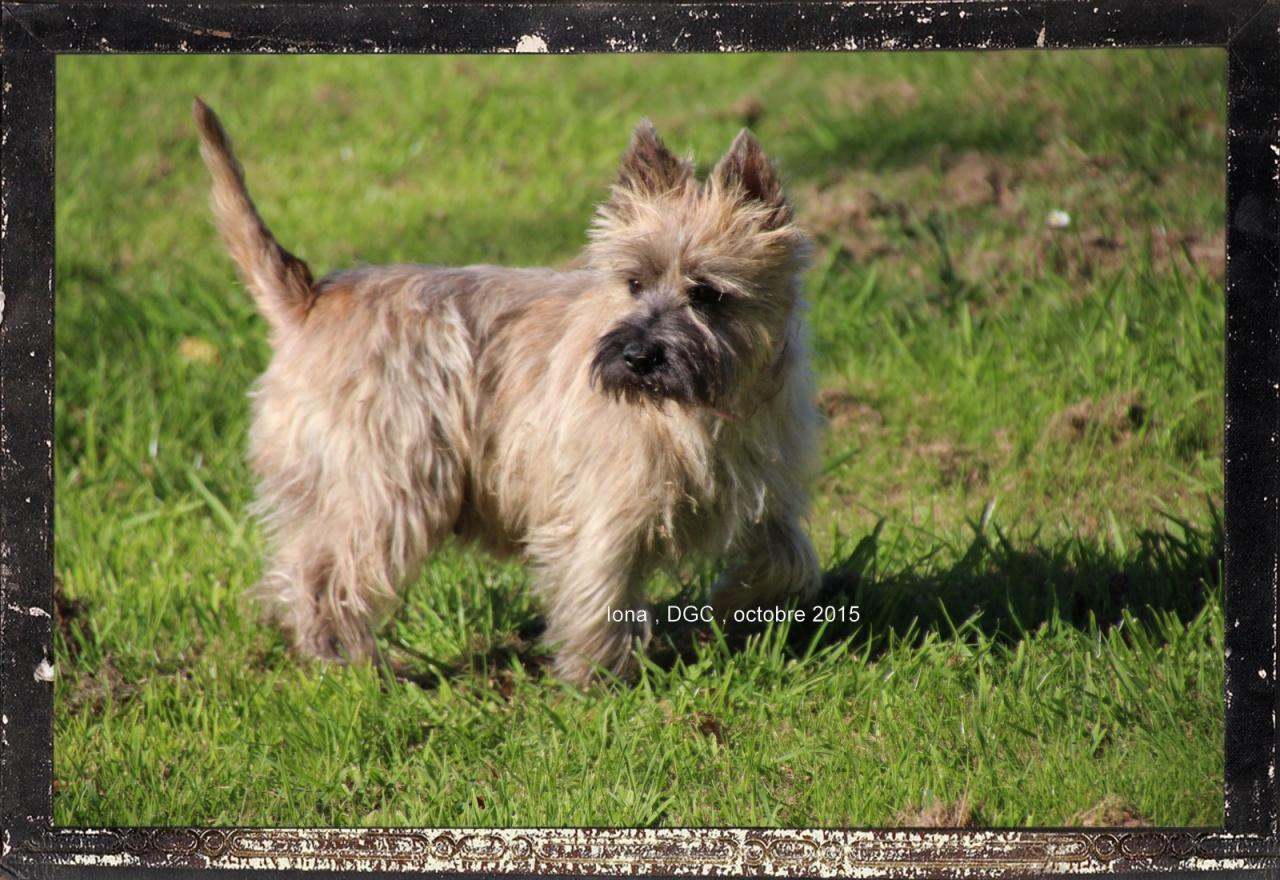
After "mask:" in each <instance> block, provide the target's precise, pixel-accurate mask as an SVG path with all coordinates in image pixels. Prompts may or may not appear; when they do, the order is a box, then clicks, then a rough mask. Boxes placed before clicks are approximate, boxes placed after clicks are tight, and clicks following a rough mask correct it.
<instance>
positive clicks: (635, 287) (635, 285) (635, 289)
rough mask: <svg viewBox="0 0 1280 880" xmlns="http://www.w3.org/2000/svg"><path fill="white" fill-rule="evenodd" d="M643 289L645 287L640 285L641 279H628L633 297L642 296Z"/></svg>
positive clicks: (628, 286)
mask: <svg viewBox="0 0 1280 880" xmlns="http://www.w3.org/2000/svg"><path fill="white" fill-rule="evenodd" d="M643 287H644V285H643V284H641V283H640V279H639V278H628V279H627V290H630V291H631V295H632V296H639V295H640V290H641V288H643Z"/></svg>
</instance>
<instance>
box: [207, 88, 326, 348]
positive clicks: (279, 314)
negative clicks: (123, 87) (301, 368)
mask: <svg viewBox="0 0 1280 880" xmlns="http://www.w3.org/2000/svg"><path fill="white" fill-rule="evenodd" d="M192 109H193V112H194V114H195V117H196V126H197V127H198V128H199V129H200V155H201V156H202V157H203V158H204V164H205V165H207V166H208V168H209V172H210V173H211V174H212V175H213V197H212V204H213V215H214V219H215V220H216V221H217V224H218V231H219V232H221V233H222V239H223V241H225V242H226V245H227V250H229V251H230V252H231V258H232V259H233V260H235V261H236V265H237V266H238V267H239V268H240V275H241V277H243V278H244V283H245V286H246V287H248V288H249V292H250V293H252V294H253V298H254V300H255V301H256V302H257V304H258V310H259V311H261V312H262V315H263V317H265V318H266V319H267V322H268V323H269V324H270V325H271V327H272V329H273V330H274V331H276V332H277V333H279V332H283V331H286V330H288V329H290V328H293V327H296V326H297V325H298V324H300V323H301V322H302V320H303V319H304V318H305V317H306V316H307V312H308V311H310V309H311V305H312V303H313V302H314V301H315V291H314V288H313V286H312V278H311V270H310V269H308V268H307V264H306V263H304V262H303V261H302V260H299V259H298V258H297V257H295V256H294V255H293V254H291V253H289V252H288V251H286V250H285V249H284V248H282V247H280V244H279V243H278V242H277V241H276V240H275V238H273V237H272V235H271V230H269V229H267V226H266V224H265V223H263V222H262V218H261V217H259V216H258V211H257V209H256V208H254V206H253V200H252V199H250V198H249V191H248V190H247V189H246V188H245V185H244V169H243V168H241V167H240V162H239V161H238V160H237V159H236V156H235V153H233V152H232V151H231V141H230V139H229V138H228V137H227V133H226V132H225V131H224V130H223V128H222V124H221V123H220V122H218V117H217V115H216V114H214V112H213V111H212V110H210V109H209V106H208V105H207V104H205V103H204V101H201V100H200V99H199V98H196V99H195V105H194V107H193V108H192Z"/></svg>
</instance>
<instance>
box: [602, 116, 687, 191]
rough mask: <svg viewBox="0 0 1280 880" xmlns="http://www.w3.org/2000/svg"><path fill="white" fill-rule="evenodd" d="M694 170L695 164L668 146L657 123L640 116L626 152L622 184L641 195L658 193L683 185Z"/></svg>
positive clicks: (623, 159)
mask: <svg viewBox="0 0 1280 880" xmlns="http://www.w3.org/2000/svg"><path fill="white" fill-rule="evenodd" d="M692 174H693V167H692V166H691V165H690V164H689V163H688V162H685V161H682V160H681V159H679V158H677V156H676V155H675V153H672V152H671V151H670V150H669V149H667V145H666V144H664V143H663V142H662V139H661V138H660V137H658V132H657V131H656V130H654V127H653V123H652V122H650V121H649V120H648V119H642V120H640V124H639V125H637V126H636V130H635V133H634V134H633V135H632V136H631V145H630V146H629V147H627V151H626V153H624V154H623V156H622V167H621V168H620V169H618V186H619V187H621V188H622V189H626V190H630V191H631V192H633V193H636V194H639V195H656V194H658V193H664V192H669V191H670V190H673V189H679V188H680V187H681V186H682V185H683V184H684V183H685V182H686V181H687V180H689V178H690V176H692Z"/></svg>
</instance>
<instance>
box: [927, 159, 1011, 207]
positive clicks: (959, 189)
mask: <svg viewBox="0 0 1280 880" xmlns="http://www.w3.org/2000/svg"><path fill="white" fill-rule="evenodd" d="M1008 182H1009V172H1008V170H1007V169H1006V167H1005V163H1002V162H999V161H997V160H995V159H993V158H991V157H990V156H984V155H983V154H981V153H976V152H972V151H971V152H967V153H961V154H960V155H959V156H957V157H955V158H954V159H953V160H951V162H950V163H949V164H948V167H947V168H946V172H945V175H944V177H943V180H942V190H943V193H944V194H945V195H946V197H947V202H948V204H949V205H950V207H952V208H976V207H983V206H988V207H997V208H1008V207H1011V206H1012V204H1013V198H1012V196H1011V195H1010V192H1009V187H1008Z"/></svg>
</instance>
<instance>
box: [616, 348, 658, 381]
mask: <svg viewBox="0 0 1280 880" xmlns="http://www.w3.org/2000/svg"><path fill="white" fill-rule="evenodd" d="M622 360H623V361H624V362H625V363H626V365H627V367H628V368H630V370H631V372H633V373H635V374H636V375H637V376H643V375H645V374H646V373H651V372H653V369H654V367H656V366H658V365H659V364H661V363H662V346H661V345H658V344H657V343H654V342H629V343H627V347H626V348H624V349H623V350H622Z"/></svg>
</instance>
